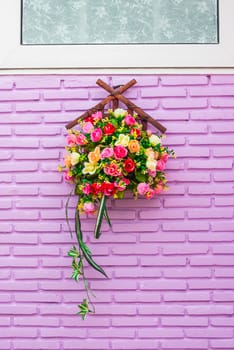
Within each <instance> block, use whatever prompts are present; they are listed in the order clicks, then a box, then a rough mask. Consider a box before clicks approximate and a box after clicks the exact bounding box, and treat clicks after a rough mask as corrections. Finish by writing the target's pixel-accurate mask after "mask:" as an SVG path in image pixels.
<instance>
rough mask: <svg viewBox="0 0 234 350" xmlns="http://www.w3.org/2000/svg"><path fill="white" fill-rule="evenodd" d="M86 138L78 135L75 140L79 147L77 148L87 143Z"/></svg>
mask: <svg viewBox="0 0 234 350" xmlns="http://www.w3.org/2000/svg"><path fill="white" fill-rule="evenodd" d="M87 142H88V141H87V138H86V137H85V136H84V135H83V134H79V135H78V136H77V138H76V143H77V144H78V145H79V146H83V145H85V144H86V143H87Z"/></svg>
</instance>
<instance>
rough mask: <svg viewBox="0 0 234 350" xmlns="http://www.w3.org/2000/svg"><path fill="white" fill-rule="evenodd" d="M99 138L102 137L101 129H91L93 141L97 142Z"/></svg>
mask: <svg viewBox="0 0 234 350" xmlns="http://www.w3.org/2000/svg"><path fill="white" fill-rule="evenodd" d="M101 138H102V129H100V128H97V129H95V130H93V132H92V133H91V140H92V141H93V142H98V141H100V140H101Z"/></svg>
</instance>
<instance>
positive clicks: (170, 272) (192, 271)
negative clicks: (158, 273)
mask: <svg viewBox="0 0 234 350" xmlns="http://www.w3.org/2000/svg"><path fill="white" fill-rule="evenodd" d="M163 275H164V276H165V277H166V278H204V277H211V270H210V269H208V268H201V267H199V268H193V267H191V266H190V267H189V268H188V269H185V268H182V269H178V268H177V269H174V268H169V269H163Z"/></svg>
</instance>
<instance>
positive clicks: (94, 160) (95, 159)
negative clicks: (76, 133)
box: [88, 147, 100, 163]
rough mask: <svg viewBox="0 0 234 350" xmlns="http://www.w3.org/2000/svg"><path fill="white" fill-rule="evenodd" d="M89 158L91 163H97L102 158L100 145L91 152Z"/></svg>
mask: <svg viewBox="0 0 234 350" xmlns="http://www.w3.org/2000/svg"><path fill="white" fill-rule="evenodd" d="M88 159H89V162H90V163H97V162H98V161H99V159H100V147H96V148H95V150H94V151H93V152H90V153H89V154H88Z"/></svg>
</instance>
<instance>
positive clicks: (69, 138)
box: [66, 134, 77, 147]
mask: <svg viewBox="0 0 234 350" xmlns="http://www.w3.org/2000/svg"><path fill="white" fill-rule="evenodd" d="M76 140H77V139H76V135H74V134H69V135H67V138H66V141H67V144H68V146H69V147H73V146H75V144H76Z"/></svg>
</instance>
